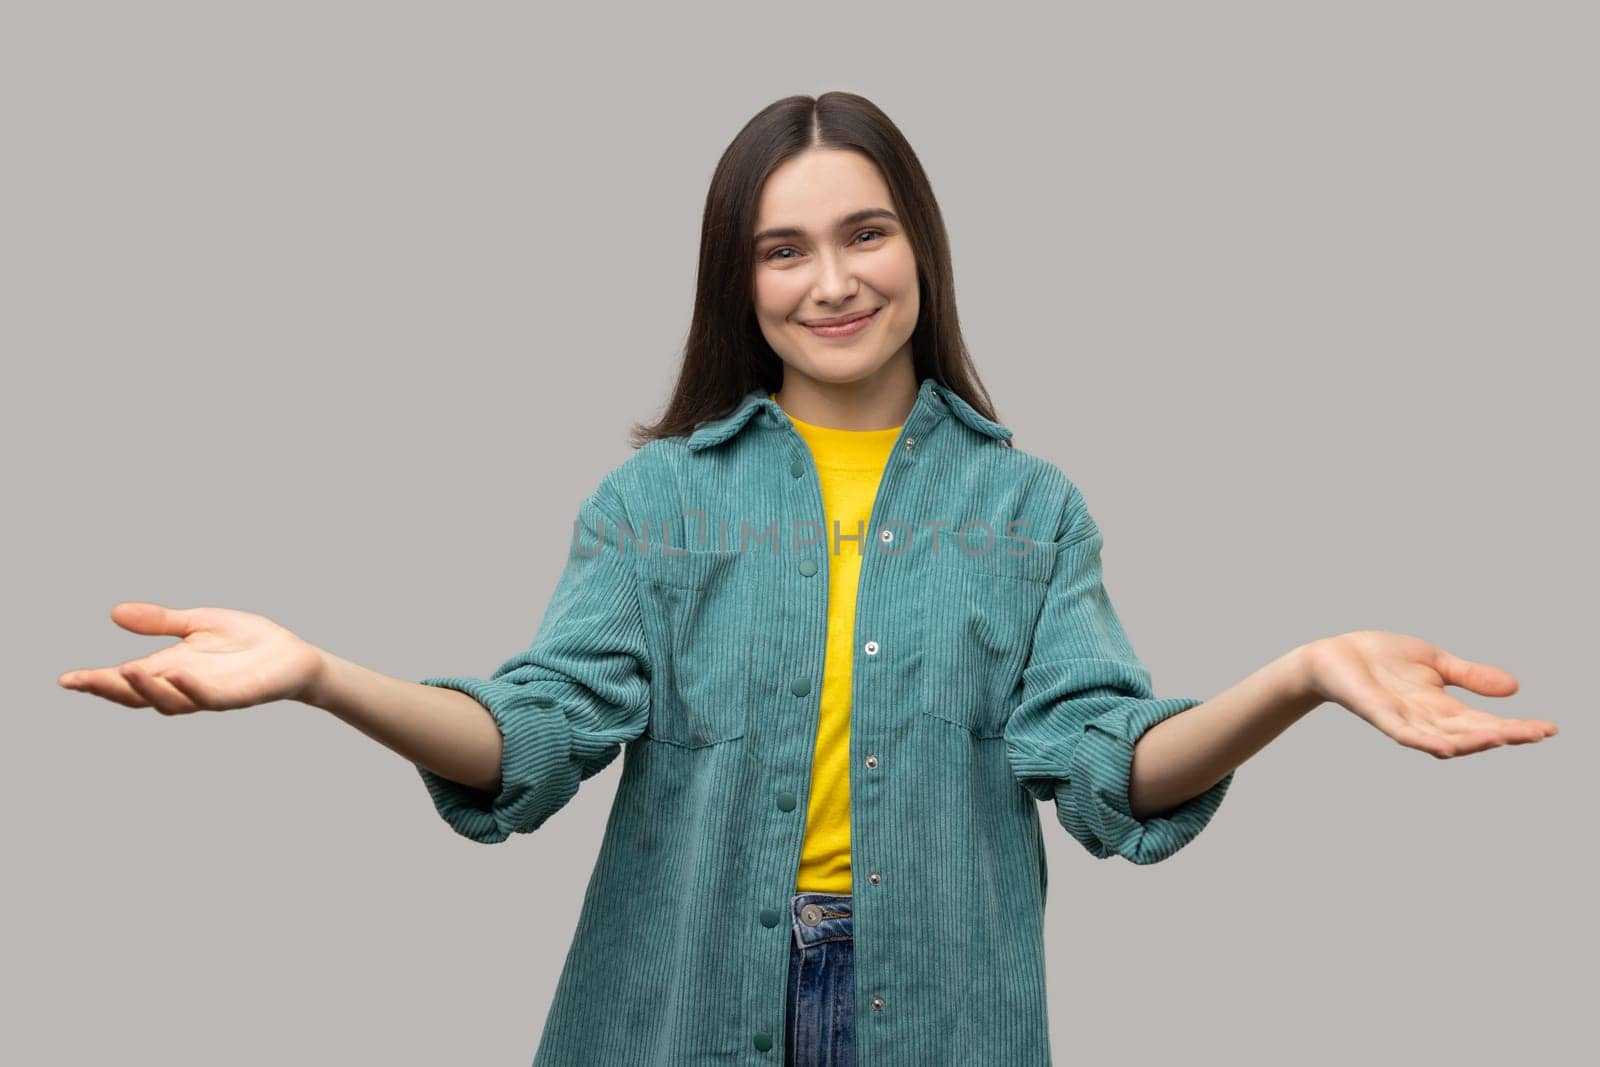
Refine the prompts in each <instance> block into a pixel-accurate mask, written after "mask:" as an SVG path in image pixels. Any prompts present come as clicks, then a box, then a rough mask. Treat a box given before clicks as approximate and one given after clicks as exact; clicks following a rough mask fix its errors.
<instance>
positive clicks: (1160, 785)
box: [1128, 645, 1323, 819]
mask: <svg viewBox="0 0 1600 1067" xmlns="http://www.w3.org/2000/svg"><path fill="white" fill-rule="evenodd" d="M1309 647H1310V646H1309V645H1301V646H1299V647H1297V648H1294V649H1291V650H1290V651H1288V652H1286V653H1284V654H1283V655H1282V656H1279V657H1278V658H1277V659H1275V660H1273V661H1272V662H1271V663H1269V664H1267V665H1266V666H1265V667H1262V668H1261V669H1260V670H1258V671H1256V672H1255V673H1254V674H1251V675H1250V676H1249V677H1247V678H1245V679H1244V680H1243V681H1241V682H1239V683H1238V684H1237V685H1235V686H1233V687H1232V688H1230V689H1228V690H1226V691H1225V692H1223V693H1220V694H1218V695H1217V696H1215V697H1212V698H1211V699H1210V700H1208V701H1206V702H1205V703H1204V704H1198V705H1196V706H1195V707H1192V708H1189V709H1188V710H1186V711H1182V712H1179V713H1178V714H1177V715H1174V716H1172V717H1171V718H1169V719H1163V720H1162V721H1161V722H1159V723H1157V724H1156V725H1154V726H1152V727H1151V728H1150V729H1148V730H1146V731H1145V732H1144V734H1143V735H1142V736H1141V737H1140V738H1139V740H1138V742H1137V744H1135V746H1134V750H1133V769H1132V772H1131V775H1130V778H1129V783H1128V802H1129V804H1130V805H1131V807H1132V809H1133V814H1134V817H1135V818H1138V819H1148V818H1149V817H1150V816H1152V815H1159V814H1161V813H1162V812H1165V811H1167V810H1169V809H1171V808H1175V807H1177V806H1178V805H1179V804H1182V803H1183V802H1184V801H1186V800H1188V799H1189V798H1191V797H1194V796H1198V795H1199V794H1201V793H1203V792H1205V791H1206V790H1207V789H1209V788H1211V787H1212V786H1213V785H1215V784H1217V782H1219V781H1221V780H1222V778H1223V776H1224V775H1226V774H1227V773H1228V772H1229V771H1231V770H1233V769H1234V768H1236V767H1238V766H1239V765H1240V764H1241V763H1243V762H1244V761H1245V760H1247V759H1249V758H1250V757H1251V756H1253V755H1255V754H1256V753H1257V752H1259V751H1260V750H1261V749H1262V748H1264V747H1266V745H1267V743H1268V742H1269V741H1271V740H1272V739H1273V738H1275V737H1277V736H1278V735H1279V734H1281V733H1283V731H1285V730H1287V729H1288V728H1289V727H1290V726H1291V725H1293V724H1294V723H1295V722H1296V721H1298V720H1299V719H1300V717H1301V716H1303V715H1305V714H1306V713H1307V712H1309V711H1310V710H1311V709H1313V708H1315V707H1316V706H1317V705H1319V704H1321V703H1322V702H1323V701H1322V698H1321V697H1319V696H1316V695H1315V694H1314V692H1313V689H1312V686H1311V681H1310V679H1311V674H1310V668H1309V665H1308V662H1307V659H1306V655H1307V653H1306V650H1307V649H1308V648H1309Z"/></svg>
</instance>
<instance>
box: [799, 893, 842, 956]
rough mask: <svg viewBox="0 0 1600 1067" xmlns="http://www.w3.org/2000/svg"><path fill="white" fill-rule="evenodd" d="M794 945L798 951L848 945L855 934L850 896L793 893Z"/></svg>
mask: <svg viewBox="0 0 1600 1067" xmlns="http://www.w3.org/2000/svg"><path fill="white" fill-rule="evenodd" d="M789 918H790V920H791V921H792V922H793V924H794V942H795V944H797V945H799V946H800V947H801V948H805V947H806V946H807V945H815V944H819V943H821V942H823V941H849V940H850V939H851V938H852V936H853V935H854V933H855V926H854V916H853V914H852V910H851V905H850V894H849V893H796V894H794V896H793V897H791V898H790V901H789Z"/></svg>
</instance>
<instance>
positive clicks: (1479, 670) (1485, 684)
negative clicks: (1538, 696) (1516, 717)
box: [1433, 648, 1517, 697]
mask: <svg viewBox="0 0 1600 1067" xmlns="http://www.w3.org/2000/svg"><path fill="white" fill-rule="evenodd" d="M1433 669H1434V670H1436V671H1438V672H1439V676H1440V677H1441V678H1443V679H1444V684H1445V685H1453V686H1458V687H1460V688H1462V689H1470V690H1472V691H1473V692H1474V693H1478V694H1481V695H1483V696H1486V697H1504V696H1510V695H1511V694H1512V693H1515V692H1516V691H1517V679H1516V676H1515V675H1513V674H1512V673H1511V672H1510V671H1503V670H1501V669H1500V668H1499V667H1496V666H1493V665H1492V664H1488V663H1476V662H1474V661H1472V660H1470V659H1462V658H1461V657H1460V656H1456V655H1452V654H1451V653H1449V652H1446V651H1445V650H1444V649H1442V648H1439V649H1435V650H1434V657H1433Z"/></svg>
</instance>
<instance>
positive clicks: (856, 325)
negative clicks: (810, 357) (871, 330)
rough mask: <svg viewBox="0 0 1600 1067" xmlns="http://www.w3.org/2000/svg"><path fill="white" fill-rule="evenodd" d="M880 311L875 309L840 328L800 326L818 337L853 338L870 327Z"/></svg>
mask: <svg viewBox="0 0 1600 1067" xmlns="http://www.w3.org/2000/svg"><path fill="white" fill-rule="evenodd" d="M882 310H883V309H882V308H877V309H875V310H874V311H872V312H871V313H870V314H867V315H863V316H861V317H860V318H859V319H852V320H851V321H849V322H847V323H844V324H843V325H842V326H813V325H811V324H810V323H805V322H803V323H801V324H800V325H802V326H804V327H805V328H806V329H808V330H810V331H811V332H812V333H814V334H816V335H817V336H818V337H854V336H855V335H856V334H858V333H860V332H861V331H862V330H865V329H866V328H867V327H868V326H871V325H872V324H873V322H875V321H876V320H877V318H878V312H879V311H882Z"/></svg>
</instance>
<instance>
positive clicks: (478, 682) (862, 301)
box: [60, 93, 1556, 1067]
mask: <svg viewBox="0 0 1600 1067" xmlns="http://www.w3.org/2000/svg"><path fill="white" fill-rule="evenodd" d="M1011 438H1012V433H1011V431H1010V430H1009V429H1008V428H1007V427H1005V426H1003V425H1002V424H1000V423H999V422H998V421H997V419H996V416H995V414H994V412H993V410H992V409H991V407H990V405H989V403H988V402H987V400H986V398H985V394H984V391H983V389H982V387H981V385H980V384H979V382H978V378H977V375H976V373H975V372H974V370H973V368H972V365H971V362H970V360H969V357H968V355H967V353H966V350H965V347H964V345H963V343H962V340H961V333H960V328H959V324H958V321H957V316H956V306H955V296H954V291H953V285H952V274H951V266H950V254H949V247H948V244H947V241H946V236H945V232H944V227H943V224H942V221H941V218H940V215H939V210H938V207H937V205H936V203H935V201H934V197H933V194H932V191H931V188H930V185H929V182H928V180H927V178H926V176H925V175H924V173H923V171H922V169H921V166H920V165H919V163H918V162H917V159H916V156H915V155H914V154H913V153H912V151H911V148H910V146H909V145H907V143H906V142H905V140H904V138H903V137H902V136H901V134H900V132H899V131H898V129H896V127H895V126H894V125H893V123H891V122H890V121H889V119H888V118H887V117H886V116H884V115H883V114H882V113H881V112H880V111H879V110H878V109H877V108H875V107H874V106H873V105H872V104H871V103H869V102H868V101H866V100H865V99H863V98H861V97H859V96H854V95H851V94H848V93H828V94H825V95H823V96H821V97H819V98H816V99H812V98H810V97H803V96H802V97H790V98H788V99H784V100H780V101H778V102H776V103H774V104H773V105H771V106H770V107H768V108H766V109H765V110H763V111H762V112H761V113H760V114H758V115H757V116H756V117H755V118H754V119H752V120H751V122H750V123H749V124H748V125H747V126H746V127H745V129H744V130H742V131H741V132H740V134H739V135H738V137H737V138H735V140H734V141H733V143H732V144H731V145H730V146H729V148H728V150H727V152H726V153H725V154H724V156H723V158H722V160H721V163H720V164H719V166H718V168H717V170H716V173H715V175H714V177H713V179H712V184H711V189H710V193H709V196H708V198H707V204H706V211H705V218H704V225H703V230H702V245H701V254H700V272H699V283H698V289H697V293H696V301H695V309H694V318H693V323H692V326H691V332H690V337H689V342H688V345H687V349H686V353H685V358H684V361H683V365H682V370H681V373H680V376H679V379H678V382H677V384H676V386H675V388H674V390H673V394H672V396H671V399H670V402H669V404H668V406H667V408H666V411H665V414H664V415H663V416H662V418H661V419H660V420H659V421H658V422H656V423H655V424H653V425H651V426H648V427H641V428H639V429H638V431H637V434H636V440H635V444H636V445H637V446H638V447H637V448H636V449H635V451H634V453H633V454H632V455H631V456H630V457H629V458H628V459H627V460H626V461H624V462H623V463H622V464H620V465H618V466H617V467H616V468H614V469H613V470H611V471H609V472H608V473H607V474H606V475H605V477H604V478H603V479H601V481H600V483H599V484H598V485H597V486H596V488H595V490H594V491H593V492H592V493H590V494H589V495H588V496H587V497H585V498H584V499H583V501H582V502H581V503H580V504H579V506H578V509H577V510H578V521H577V522H576V523H575V527H574V538H573V541H572V544H571V546H570V550H569V555H568V558H567V561H566V565H565V569H564V571H563V572H562V575H561V578H560V581H559V583H558V584H557V586H556V589H555V591H554V593H553V594H552V598H551V601H550V604H549V606H548V608H547V610H546V612H545V614H544V617H543V620H542V622H541V623H540V626H539V628H538V632H537V633H536V635H535V637H534V639H533V642H532V644H531V647H529V648H528V649H527V650H525V651H523V652H521V653H519V654H517V655H515V656H513V657H512V658H511V659H509V660H507V661H506V662H505V663H503V664H502V665H501V666H500V667H499V668H498V669H497V670H496V671H495V672H494V673H493V674H492V675H491V676H490V677H489V678H487V679H482V678H470V677H434V678H427V679H424V680H423V681H422V682H421V683H413V682H410V681H405V680H400V679H394V678H387V677H384V676H382V675H379V674H377V673H375V672H373V671H370V670H367V669H365V668H363V667H360V666H358V665H356V664H354V663H351V662H349V661H347V660H343V659H341V658H339V657H338V656H335V655H333V654H331V653H328V652H325V651H323V650H320V649H317V648H315V647H313V646H311V645H310V644H308V643H307V642H305V641H303V640H301V639H300V638H298V637H297V636H295V635H294V634H292V633H290V632H288V631H287V630H285V629H283V628H282V627H279V626H277V625H276V624H274V623H272V622H271V621H270V620H268V619H265V618H262V617H260V616H257V615H251V614H248V613H244V612H238V611H230V610H225V609H219V608H193V609H188V610H177V609H167V608H163V607H160V606H157V605H153V604H140V603H123V604H119V605H117V606H116V608H115V609H113V618H114V619H115V621H116V622H117V623H119V624H120V625H122V626H124V627H126V628H128V629H130V630H133V631H135V632H138V633H145V634H152V635H154V634H164V635H171V636H178V637H182V638H183V640H182V641H181V642H180V643H178V644H176V645H173V646H171V647H168V648H166V649H163V650H161V651H158V652H156V653H155V654H153V655H151V656H148V657H145V658H143V659H140V660H135V661H132V662H129V663H126V664H123V665H121V666H120V667H106V668H100V669H97V670H83V671H72V672H69V673H67V674H65V675H63V676H62V677H61V679H60V683H61V684H62V685H63V686H66V687H68V688H74V689H80V690H83V691H86V692H91V693H95V694H97V695H100V696H102V697H105V698H108V699H111V700H114V701H117V702H119V703H122V704H127V705H129V706H132V707H154V708H156V709H157V710H158V711H160V712H162V713H165V714H183V713H187V712H191V711H196V710H216V709H225V708H237V707H244V706H248V705H253V704H260V703H265V702H268V701H273V700H281V699H297V700H301V701H305V702H307V703H309V704H312V705H315V706H318V707H322V708H325V709H327V710H328V711H330V712H332V713H333V714H335V715H337V716H339V717H340V718H342V719H344V720H345V721H347V722H349V723H350V724H352V725H353V726H355V727H357V728H358V729H360V730H362V731H363V732H365V733H367V734H368V735H370V736H372V737H373V738H375V739H376V740H378V741H380V742H382V743H383V744H385V745H387V746H388V747H390V748H392V749H393V750H395V751H396V752H398V753H400V754H401V755H403V756H405V757H406V758H407V759H409V760H411V761H412V762H413V763H414V764H415V765H416V767H417V769H418V771H419V773H420V775H421V777H422V779H423V781H424V783H425V784H426V786H427V789H428V790H429V793H430V796H431V798H432V800H433V802H434V803H435V805H436V806H437V809H438V811H439V813H440V815H441V816H442V817H443V818H444V819H445V820H447V822H448V823H449V825H451V826H452V827H453V828H454V829H456V830H457V831H458V832H459V833H461V834H463V835H465V836H467V837H469V838H472V839H473V840H476V841H481V842H485V843H494V842H500V841H504V840H506V839H507V838H508V837H509V836H510V835H511V834H512V833H527V832H531V831H534V830H537V829H538V828H539V827H540V826H542V825H543V824H544V822H545V821H546V820H547V819H549V818H550V817H551V816H552V815H553V814H555V813H556V812H557V811H558V810H559V809H560V808H561V807H562V806H563V805H565V804H566V802H567V801H569V800H570V799H571V798H572V796H573V795H574V794H575V792H576V790H577V789H578V786H579V783H580V782H581V781H582V780H584V779H586V778H589V777H590V776H592V775H594V774H595V773H597V772H599V771H600V770H601V769H602V768H604V767H606V766H607V765H608V764H609V763H610V762H611V761H612V760H613V759H615V758H616V756H617V755H618V754H619V753H620V752H623V751H624V747H625V751H626V758H625V759H624V763H623V769H622V774H621V777H620V780H619V783H618V787H617V795H616V799H615V802H614V806H613V809H612V814H611V817H610V820H609V822H608V825H607V828H606V834H605V840H604V842H603V844H602V847H601V852H600V856H599V859H598V862H597V865H596V868H595V870H594V873H593V875H592V878H591V880H590V883H589V888H588V893H587V896H586V898H585V901H584V907H583V912H582V915H581V917H580V919H579V923H578V928H577V932H576V935H575V938H574V941H573V944H572V948H571V950H570V951H569V953H568V956H567V959H566V963H565V966H564V968H563V971H562V974H561V978H560V983H559V986H558V988H557V991H556V994H555V1000H554V1003H553V1005H552V1008H551V1011H550V1014H549V1017H548V1019H547V1021H546V1024H545V1027H544V1033H543V1036H542V1038H541V1041H540V1045H539V1050H538V1055H537V1059H536V1061H535V1062H536V1063H537V1064H563V1065H564V1064H580V1063H581V1064H619V1065H628V1067H635V1065H640V1064H684V1063H699V1062H703V1061H709V1060H713V1059H726V1060H729V1061H733V1060H739V1061H743V1062H752V1063H761V1062H774V1063H776V1062H779V1057H782V1062H784V1063H787V1064H823V1063H825V1064H844V1063H853V1062H854V1057H855V1054H856V1052H857V1050H858V1049H859V1051H860V1053H861V1055H862V1058H863V1059H864V1060H867V1061H868V1062H872V1063H917V1064H931V1063H947V1062H957V1061H959V1062H975V1063H993V1064H1005V1065H1013V1064H1038V1063H1047V1062H1048V1061H1049V1040H1048V1027H1047V1018H1046V1000H1045V989H1044V950H1043V935H1042V931H1043V909H1044V901H1045V894H1046V885H1047V880H1046V870H1045V865H1044V853H1043V840H1042V836H1041V830H1040V823H1039V817H1038V808H1037V804H1036V801H1038V800H1048V801H1052V802H1053V804H1054V808H1055V812H1056V816H1057V819H1058V821H1059V822H1060V823H1061V825H1062V826H1063V827H1064V828H1065V830H1066V831H1067V832H1068V833H1069V834H1071V835H1072V837H1073V838H1075V839H1076V840H1077V841H1079V842H1080V843H1081V844H1082V845H1083V846H1084V847H1085V848H1086V849H1088V850H1089V851H1090V852H1091V853H1092V854H1093V855H1096V856H1101V857H1105V856H1111V855H1120V856H1123V857H1124V858H1126V859H1128V860H1130V861H1132V862H1134V863H1139V864H1146V863H1155V862H1159V861H1160V860H1163V859H1166V858H1167V857H1169V856H1171V855H1172V854H1174V853H1175V852H1176V851H1177V850H1178V849H1180V848H1182V847H1183V846H1184V845H1186V844H1187V843H1188V842H1189V841H1191V840H1192V839H1193V838H1194V837H1195V835H1197V834H1198V833H1199V832H1200V830H1201V829H1202V828H1203V827H1204V826H1205V825H1206V823H1207V822H1208V821H1209V820H1210V818H1211V817H1212V815H1213V814H1214V813H1215V812H1216V810H1217V809H1218V806H1219V805H1220V804H1221V802H1222V799H1223V796H1224V794H1225V793H1226V791H1227V789H1228V787H1229V785H1230V783H1231V782H1232V779H1233V774H1234V769H1235V768H1236V767H1237V766H1238V765H1239V764H1240V763H1242V762H1243V761H1244V760H1246V759H1248V758H1249V757H1250V756H1251V755H1253V754H1254V753H1255V752H1257V751H1259V750H1260V749H1261V748H1262V747H1263V746H1264V745H1266V744H1267V743H1268V742H1269V741H1271V740H1272V739H1273V738H1274V737H1276V736H1277V735H1278V734H1279V733H1281V732H1282V731H1283V730H1285V729H1286V728H1287V727H1288V726H1289V725H1290V724H1291V723H1293V722H1294V721H1295V720H1296V719H1298V718H1299V717H1301V716H1302V715H1304V714H1306V713H1307V712H1308V711H1310V710H1311V709H1312V708H1313V707H1316V706H1317V705H1319V704H1321V703H1323V702H1325V701H1333V702H1337V703H1339V704H1341V705H1342V706H1344V707H1346V708H1348V709H1350V710H1351V711H1353V712H1355V713H1356V714H1358V715H1360V716H1362V717H1363V718H1364V719H1366V720H1367V721H1368V722H1370V723H1372V724H1373V725H1374V726H1375V727H1377V728H1378V729H1380V730H1382V731H1383V732H1385V733H1386V734H1388V735H1389V736H1390V737H1392V738H1394V739H1395V740H1396V741H1398V742H1400V743H1401V744H1404V745H1408V746H1410V747H1413V748H1417V749H1420V750H1422V751H1425V752H1428V753H1430V754H1432V755H1434V756H1437V757H1450V756H1458V755H1464V754H1467V753H1471V752H1478V751H1482V750H1484V749H1487V748H1491V747H1494V746H1497V745H1501V744H1520V743H1525V742H1529V741H1535V740H1539V739H1541V738H1543V737H1546V736H1550V735H1552V734H1554V733H1555V732H1556V728H1555V726H1554V725H1553V724H1551V723H1548V722H1544V721H1534V720H1522V721H1519V720H1514V719H1503V718H1498V717H1496V716H1494V715H1491V714H1488V713H1486V712H1482V711H1477V710H1473V709H1471V708H1469V707H1467V706H1466V705H1464V704H1462V703H1461V702H1460V701H1458V700H1457V699H1456V698H1455V697H1453V696H1451V695H1450V694H1448V693H1446V692H1445V689H1444V687H1445V686H1446V685H1453V686H1459V687H1463V688H1466V689H1470V690H1471V691H1473V692H1475V693H1479V694H1484V695H1490V696H1504V695H1509V694H1510V693H1513V692H1515V690H1516V688H1517V683H1516V680H1515V679H1514V678H1512V677H1511V676H1510V675H1509V674H1507V673H1506V672H1504V671H1502V670H1499V669H1497V668H1495V667H1491V666H1488V665H1486V664H1479V663H1470V662H1466V661H1464V660H1461V659H1458V658H1456V657H1455V656H1453V655H1451V654H1450V653H1448V652H1446V651H1444V650H1442V649H1439V648H1436V647H1434V646H1433V645H1430V644H1429V643H1428V642H1426V641H1423V640H1420V639H1417V638H1414V637H1408V636H1405V635H1400V634H1392V633H1383V632H1375V631H1362V632H1357V633H1347V634H1341V635H1338V636H1334V637H1329V638H1324V639H1321V640H1318V641H1314V642H1310V643H1308V644H1305V645H1301V646H1299V647H1296V648H1294V649H1291V650H1289V651H1288V652H1286V653H1284V654H1283V655H1282V656H1281V657H1279V658H1278V659H1276V660H1274V661H1273V662H1272V663H1270V664H1268V665H1267V666H1265V667H1263V668H1261V669H1260V670H1258V671H1256V672H1255V673H1253V674H1251V675H1250V676H1248V677H1246V678H1245V679H1243V680H1242V681H1240V682H1239V683H1238V684H1236V685H1234V686H1233V687H1231V688H1230V689H1228V690H1227V691H1225V692H1224V693H1222V694H1220V695H1219V696H1216V697H1214V698H1212V699H1211V700H1208V701H1204V702H1202V701H1200V700H1198V699H1191V698H1177V697H1173V698H1165V699H1162V698H1157V697H1156V696H1155V695H1154V693H1153V692H1152V690H1151V687H1150V678H1149V674H1148V672H1147V671H1146V669H1145V668H1144V667H1143V665H1142V664H1141V663H1140V661H1139V660H1138V658H1137V657H1136V656H1135V654H1134V651H1133V649H1132V648H1131V647H1130V645H1129V643H1128V640H1127V637H1126V635H1125V633H1124V632H1123V629H1122V627H1121V625H1120V623H1119V621H1118V619H1117V615H1116V612H1115V610H1114V609H1113V607H1112V605H1111V602H1110V601H1109V599H1108V598H1107V595H1106V590H1105V586H1104V584H1103V583H1102V581H1101V570H1100V548H1101V536H1100V532H1099V530H1098V528H1097V526H1096V525H1095V522H1094V520H1093V518H1092V517H1091V516H1090V514H1089V512H1088V510H1087V508H1086V507H1085V504H1084V500H1083V497H1082V494H1081V493H1080V492H1079V491H1078V490H1077V488H1076V487H1075V486H1074V485H1073V483H1072V482H1071V481H1070V480H1069V479H1068V478H1067V477H1066V475H1065V474H1063V473H1062V472H1061V471H1060V470H1059V469H1058V468H1057V467H1056V466H1054V465H1053V464H1051V463H1050V462H1048V461H1046V460H1044V459H1042V458H1040V457H1037V456H1033V455H1030V454H1028V453H1027V452H1025V451H1023V450H1022V449H1018V448H1014V447H1012V440H1011ZM1136 757H1137V758H1136ZM858 917H859V918H860V919H861V922H860V923H859V924H857V923H855V919H856V918H858ZM857 945H859V948H860V951H859V952H857V951H856V947H857Z"/></svg>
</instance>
